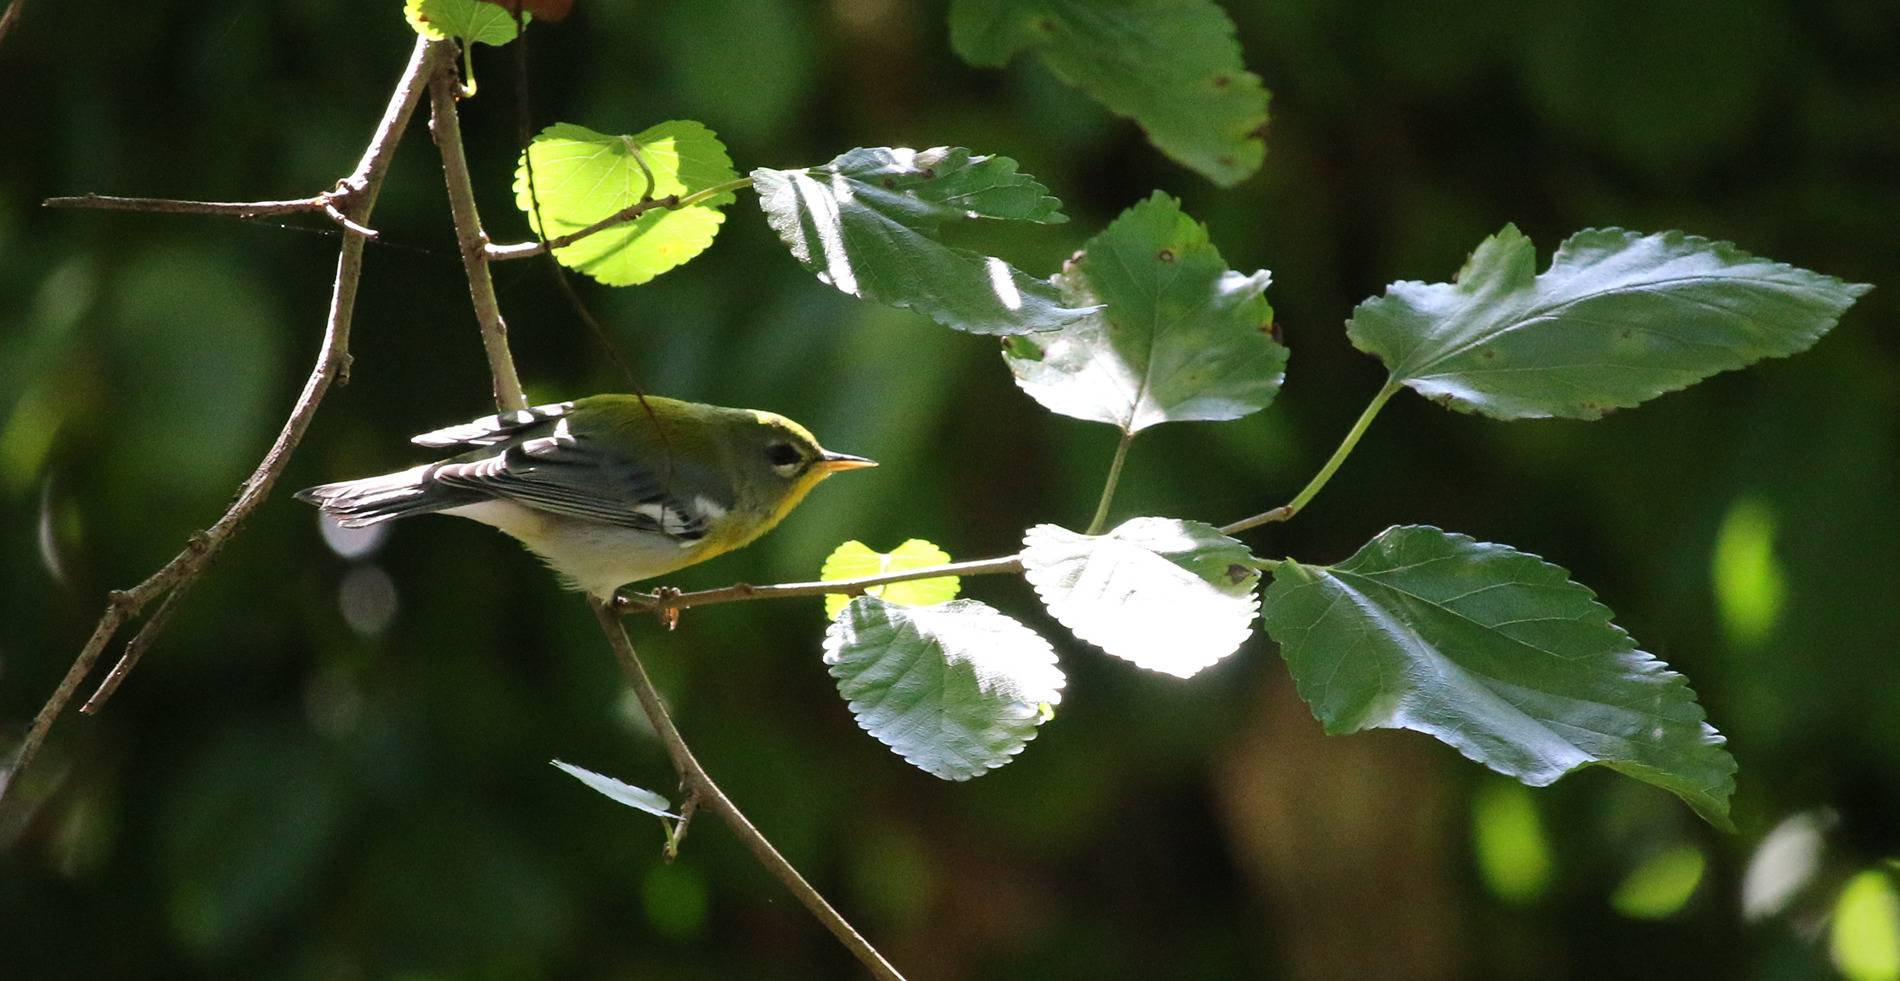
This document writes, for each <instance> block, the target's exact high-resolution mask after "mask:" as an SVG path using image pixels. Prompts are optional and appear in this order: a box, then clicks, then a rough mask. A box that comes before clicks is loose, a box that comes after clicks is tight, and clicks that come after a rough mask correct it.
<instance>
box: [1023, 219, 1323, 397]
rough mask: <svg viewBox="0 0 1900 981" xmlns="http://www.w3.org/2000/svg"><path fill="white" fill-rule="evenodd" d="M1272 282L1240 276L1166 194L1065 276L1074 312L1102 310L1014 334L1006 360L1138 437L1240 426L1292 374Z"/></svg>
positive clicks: (1263, 275)
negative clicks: (1173, 429)
mask: <svg viewBox="0 0 1900 981" xmlns="http://www.w3.org/2000/svg"><path fill="white" fill-rule="evenodd" d="M1269 278H1270V277H1269V276H1268V274H1267V272H1266V271H1265V270H1262V271H1260V272H1256V273H1253V274H1252V275H1243V274H1241V273H1237V272H1234V271H1232V270H1230V269H1228V268H1227V263H1226V262H1225V261H1224V260H1222V259H1221V256H1220V252H1219V251H1217V250H1216V249H1215V248H1214V246H1213V243H1211V242H1209V241H1208V239H1207V228H1206V226H1204V225H1202V224H1201V223H1200V222H1197V221H1195V220H1194V219H1192V218H1189V217H1188V216H1187V215H1185V214H1182V213H1181V205H1180V202H1178V201H1176V200H1174V199H1173V198H1171V197H1168V196H1167V195H1165V194H1162V193H1160V192H1158V191H1157V192H1155V194H1154V196H1153V197H1151V198H1149V199H1148V200H1146V201H1143V202H1142V203H1140V204H1137V205H1135V206H1134V207H1132V208H1129V209H1128V210H1127V211H1124V212H1122V214H1121V217H1119V218H1117V219H1115V221H1114V223H1113V224H1111V225H1109V226H1108V228H1107V229H1106V230H1104V231H1103V232H1102V233H1101V234H1100V235H1097V236H1095V237H1094V238H1092V239H1090V240H1089V241H1088V244H1086V245H1084V246H1083V249H1082V251H1081V252H1079V253H1077V254H1076V256H1075V257H1074V258H1072V259H1070V260H1069V261H1068V262H1067V263H1066V264H1064V266H1063V267H1062V272H1060V273H1058V274H1057V275H1056V277H1055V280H1054V281H1055V283H1056V285H1057V286H1058V287H1059V288H1060V289H1061V290H1062V295H1063V298H1064V299H1065V300H1067V301H1068V302H1069V303H1070V304H1071V305H1074V306H1078V307H1081V306H1097V305H1099V306H1100V309H1098V310H1096V311H1095V312H1094V313H1092V314H1090V315H1089V316H1087V317H1085V318H1083V319H1082V320H1078V321H1076V322H1075V323H1072V324H1070V325H1068V326H1067V327H1063V328H1062V329H1060V330H1058V331H1053V332H1050V333H1043V334H1037V335H1035V336H1033V337H1013V338H1010V339H1009V340H1008V341H1007V342H1006V343H1005V346H1004V349H1003V357H1004V360H1005V361H1006V362H1007V363H1008V364H1009V370H1010V371H1011V372H1013V373H1014V374H1015V375H1016V384H1017V385H1020V386H1022V389H1023V391H1025V392H1028V393H1029V395H1030V396H1031V397H1032V398H1034V399H1035V400H1036V401H1038V402H1040V403H1042V404H1043V405H1044V406H1045V407H1047V408H1048V409H1050V410H1051V411H1053V412H1060V413H1062V414H1063V415H1066V416H1074V417H1075V418H1078V419H1089V420H1094V421H1097V422H1106V423H1109V424H1111V425H1115V426H1119V427H1121V429H1122V431H1123V432H1126V433H1135V432H1139V431H1140V430H1142V429H1145V428H1147V427H1149V426H1152V425H1154V424H1156V423H1160V422H1170V421H1178V420H1208V421H1219V420H1226V419H1238V418H1240V417H1241V416H1244V415H1247V414H1248V413H1251V412H1255V411H1257V410H1259V409H1263V408H1266V406H1267V405H1268V404H1269V403H1271V402H1272V401H1273V396H1274V395H1275V394H1276V393H1278V392H1279V391H1280V382H1281V380H1282V379H1284V378H1285V377H1286V357H1287V352H1286V348H1284V347H1282V346H1281V345H1280V344H1279V343H1278V342H1276V341H1275V340H1274V339H1273V337H1272V334H1271V326H1272V321H1273V308H1272V307H1271V306H1269V305H1268V304H1267V298H1266V289H1267V281H1268V279H1269Z"/></svg>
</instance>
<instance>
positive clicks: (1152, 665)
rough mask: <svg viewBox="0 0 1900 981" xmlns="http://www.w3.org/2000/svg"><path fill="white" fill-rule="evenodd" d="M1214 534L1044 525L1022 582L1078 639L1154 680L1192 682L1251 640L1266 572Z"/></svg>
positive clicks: (1194, 527) (1033, 538)
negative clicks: (1093, 531) (1091, 531)
mask: <svg viewBox="0 0 1900 981" xmlns="http://www.w3.org/2000/svg"><path fill="white" fill-rule="evenodd" d="M1253 561H1254V558H1253V555H1252V554H1251V553H1249V552H1248V551H1247V546H1245V545H1242V544H1241V543H1239V542H1237V541H1235V540H1233V539H1231V538H1228V537H1227V536H1226V535H1223V534H1221V533H1220V531H1219V530H1218V529H1216V528H1214V527H1213V526H1212V525H1206V524H1202V523H1201V522H1199V521H1180V520H1176V519H1174V518H1134V519H1132V520H1129V521H1127V522H1124V523H1123V524H1121V525H1120V526H1119V527H1117V528H1115V529H1114V530H1113V531H1110V532H1108V533H1107V534H1105V535H1079V534H1076V533H1075V532H1073V531H1069V530H1068V529H1066V528H1059V527H1057V526H1055V525H1037V526H1036V527H1034V528H1031V529H1029V532H1028V534H1026V535H1024V536H1023V569H1024V572H1023V575H1024V577H1025V578H1027V579H1028V580H1029V583H1030V585H1032V586H1034V587H1035V588H1036V595H1038V596H1040V597H1042V602H1043V605H1045V606H1047V607H1048V608H1049V615H1050V616H1053V617H1055V618H1056V619H1057V620H1058V621H1060V622H1061V623H1062V625H1063V626H1065V627H1068V628H1069V629H1070V630H1073V631H1075V635H1076V636H1077V637H1080V638H1082V639H1083V640H1086V641H1088V642H1089V643H1091V644H1094V645H1096V646H1097V647H1100V648H1101V649H1102V650H1105V651H1107V652H1108V653H1110V654H1113V655H1115V656H1116V657H1119V658H1122V659H1123V660H1126V661H1132V662H1134V663H1135V664H1136V665H1138V666H1140V667H1144V668H1148V669H1150V670H1153V671H1163V672H1166V673H1168V674H1171V675H1175V676H1176V677H1180V678H1191V677H1193V676H1194V675H1195V674H1196V673H1198V672H1199V671H1200V670H1201V669H1202V668H1205V667H1207V666H1208V665H1211V664H1213V663H1214V662H1216V661H1218V660H1220V659H1221V658H1224V657H1226V656H1227V655H1229V654H1232V653H1233V652H1234V651H1235V650H1237V649H1239V647H1240V645H1241V642H1243V641H1245V640H1246V639H1247V635H1248V634H1249V633H1251V632H1252V625H1253V618H1254V614H1255V613H1257V612H1259V610H1260V597H1259V596H1258V595H1257V594H1256V593H1255V592H1254V587H1255V586H1256V585H1258V584H1259V582H1260V573H1259V571H1258V570H1256V569H1255V568H1254V566H1253Z"/></svg>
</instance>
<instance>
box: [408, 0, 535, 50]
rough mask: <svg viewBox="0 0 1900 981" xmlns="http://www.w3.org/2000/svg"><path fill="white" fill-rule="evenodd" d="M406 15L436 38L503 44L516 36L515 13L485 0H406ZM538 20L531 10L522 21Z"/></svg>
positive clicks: (419, 30)
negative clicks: (483, 0)
mask: <svg viewBox="0 0 1900 981" xmlns="http://www.w3.org/2000/svg"><path fill="white" fill-rule="evenodd" d="M402 16H403V19H404V20H407V21H408V22H409V26H410V27H411V28H414V29H415V32H416V33H417V34H420V35H422V36H423V37H426V38H429V39H430V40H432V41H442V40H446V39H448V38H452V37H453V38H460V39H461V40H462V43H464V44H494V45H502V44H507V43H508V42H510V41H512V40H514V39H515V37H516V35H517V31H516V30H515V15H514V14H512V13H509V12H508V11H506V10H503V9H502V8H501V7H498V6H496V5H495V4H492V3H484V2H482V0H406V2H405V3H404V4H403V5H402ZM532 20H534V15H533V14H531V13H528V12H527V11H525V10H524V11H522V13H521V23H522V24H523V25H526V24H527V23H528V22H529V21H532Z"/></svg>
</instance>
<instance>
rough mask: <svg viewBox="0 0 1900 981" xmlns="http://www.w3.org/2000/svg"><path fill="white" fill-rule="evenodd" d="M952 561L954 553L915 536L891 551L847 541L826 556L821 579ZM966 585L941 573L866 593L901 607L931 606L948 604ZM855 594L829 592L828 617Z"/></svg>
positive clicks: (879, 572) (898, 570)
mask: <svg viewBox="0 0 1900 981" xmlns="http://www.w3.org/2000/svg"><path fill="white" fill-rule="evenodd" d="M949 561H950V553H948V552H946V551H944V550H943V549H941V548H938V547H937V546H935V545H932V544H931V543H929V542H927V541H924V540H923V539H921V538H913V539H910V540H909V541H907V542H905V543H904V544H902V545H899V546H897V547H896V548H895V549H892V550H891V551H889V552H875V551H872V550H871V547H870V546H868V545H866V544H864V543H863V542H845V543H844V544H843V545H840V546H838V547H837V548H836V549H833V550H832V552H831V555H830V556H829V557H827V558H826V559H825V566H824V568H823V569H821V570H819V572H818V578H819V579H820V580H822V581H825V582H830V581H832V580H834V579H861V578H863V577H865V576H882V575H886V574H889V573H893V572H908V571H910V570H912V569H928V568H930V567H931V566H933V565H944V564H946V563H948V562H949ZM961 588H962V580H961V579H958V578H957V577H956V576H939V577H938V578H935V579H911V580H909V581H906V582H894V583H890V584H888V585H884V586H872V587H871V588H870V589H867V590H865V591H864V595H866V596H876V597H878V598H879V599H882V600H884V601H885V602H887V603H896V604H897V605H898V606H931V605H933V604H936V603H948V602H949V601H951V600H953V599H956V598H957V591H958V590H959V589H961ZM849 602H851V597H849V596H846V595H845V594H843V593H827V594H825V616H827V617H835V616H837V615H838V611H839V610H842V609H844V607H845V604H847V603H849Z"/></svg>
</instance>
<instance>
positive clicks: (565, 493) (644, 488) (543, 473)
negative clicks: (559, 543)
mask: <svg viewBox="0 0 1900 981" xmlns="http://www.w3.org/2000/svg"><path fill="white" fill-rule="evenodd" d="M530 411H532V410H530ZM565 429H566V427H565V426H564V425H559V424H555V425H547V424H546V421H545V420H544V421H543V424H542V426H541V428H538V429H536V428H531V429H529V430H528V431H526V432H517V433H516V435H515V437H514V438H513V439H512V440H511V441H510V442H508V443H505V444H503V445H500V446H498V447H496V448H494V449H493V450H491V451H476V452H472V453H468V454H464V455H463V456H460V457H457V458H456V459H454V460H451V461H448V462H446V463H443V464H440V465H439V466H438V467H437V468H436V470H435V472H434V474H433V475H432V476H433V478H434V480H435V481H437V482H438V483H441V484H442V485H444V486H447V487H455V488H462V489H467V490H473V491H479V492H481V493H483V494H487V495H489V496H492V497H497V498H502V499H505V500H509V501H513V502H515V503H517V504H520V505H522V506H524V507H530V508H534V509H536V510H539V511H547V512H549V513H552V514H561V515H567V516H569V517H575V518H582V519H585V520H588V521H599V522H603V523H605V524H610V525H616V526H619V527H622V528H632V529H636V530H639V531H650V532H655V533H658V534H663V535H666V536H669V537H671V538H674V539H677V540H679V542H680V543H681V544H682V545H690V544H692V543H693V542H696V541H698V540H700V539H701V538H704V537H705V536H706V531H707V526H708V524H709V523H710V522H711V521H712V520H714V519H715V518H717V517H718V516H719V515H721V514H724V513H725V511H726V509H727V508H729V506H730V504H729V502H727V501H725V500H723V497H724V496H725V495H723V494H720V493H717V492H715V488H716V484H715V482H714V480H713V475H712V473H711V472H710V471H709V470H708V469H707V468H705V467H700V466H694V465H689V464H687V463H684V462H681V461H677V460H668V459H657V460H634V459H629V458H628V457H627V456H626V455H625V454H622V453H617V452H614V451H613V450H611V449H608V448H606V447H603V446H601V445H599V444H598V443H595V442H592V441H589V440H588V439H586V438H585V437H577V436H573V435H570V434H568V433H567V432H566V431H565Z"/></svg>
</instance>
